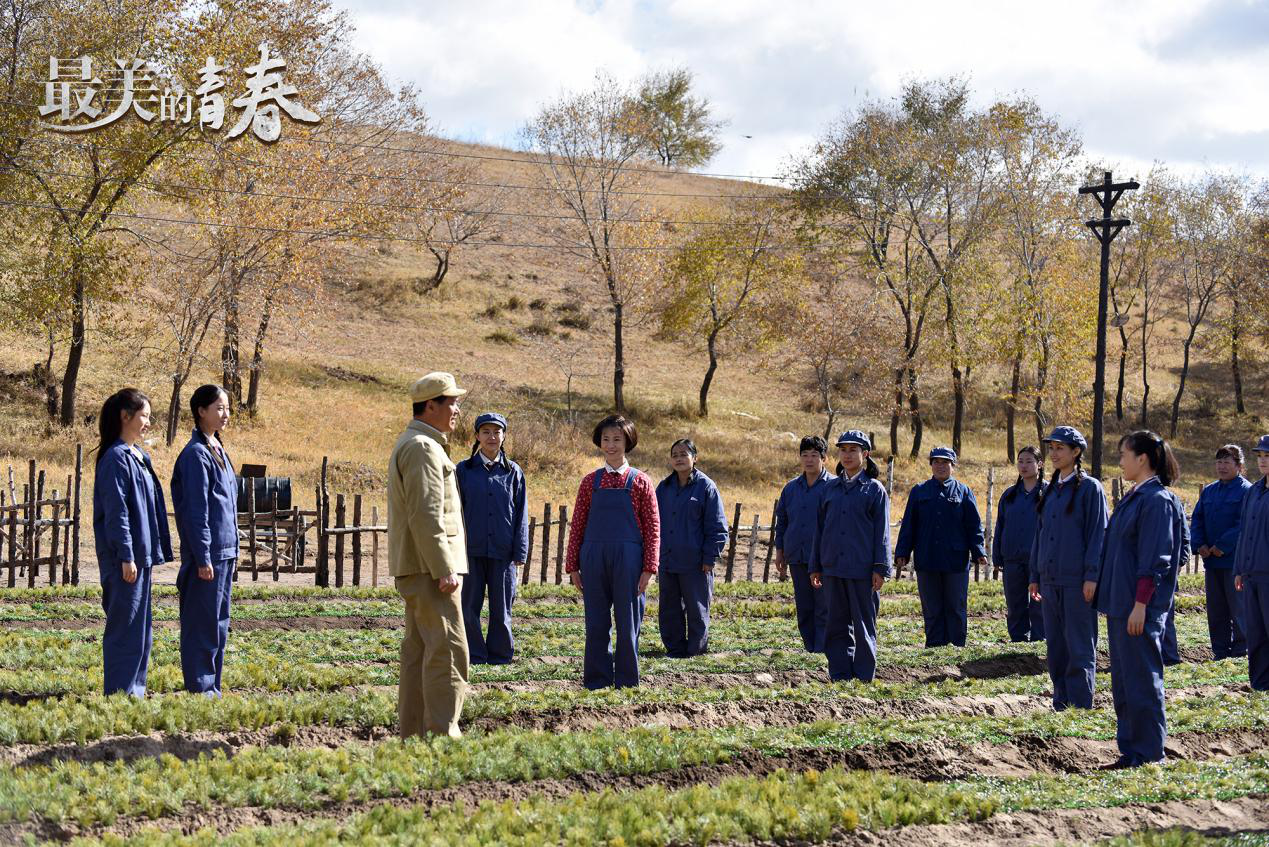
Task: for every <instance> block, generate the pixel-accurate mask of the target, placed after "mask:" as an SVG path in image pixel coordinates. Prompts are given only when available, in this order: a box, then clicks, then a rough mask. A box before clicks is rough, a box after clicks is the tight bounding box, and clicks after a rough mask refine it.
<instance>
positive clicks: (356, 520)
mask: <svg viewBox="0 0 1269 847" xmlns="http://www.w3.org/2000/svg"><path fill="white" fill-rule="evenodd" d="M353 526H354V527H355V528H356V529H357V531H356V532H354V533H353V537H352V560H353V579H352V584H353V585H361V495H360V494H354V495H353Z"/></svg>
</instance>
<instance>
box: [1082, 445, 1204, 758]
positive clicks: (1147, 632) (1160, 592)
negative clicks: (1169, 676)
mask: <svg viewBox="0 0 1269 847" xmlns="http://www.w3.org/2000/svg"><path fill="white" fill-rule="evenodd" d="M1119 467H1120V469H1121V470H1122V471H1123V477H1124V480H1125V481H1126V482H1130V483H1133V487H1132V488H1131V489H1129V490H1128V492H1127V493H1126V494H1125V495H1124V497H1123V499H1122V500H1120V501H1119V505H1118V506H1117V507H1116V508H1115V513H1114V514H1113V515H1111V518H1110V526H1109V527H1108V528H1107V530H1106V543H1105V546H1104V547H1103V550H1102V561H1101V565H1100V568H1099V573H1098V576H1097V579H1096V586H1095V590H1096V594H1097V600H1096V602H1097V610H1098V611H1100V612H1101V613H1102V614H1103V615H1105V616H1106V637H1107V639H1108V640H1109V641H1110V690H1111V696H1112V697H1113V698H1114V702H1115V718H1116V721H1117V729H1116V732H1115V740H1116V742H1117V743H1118V745H1119V759H1118V761H1116V762H1115V763H1114V764H1113V765H1112V766H1111V767H1116V768H1132V767H1137V766H1139V765H1144V764H1148V763H1150V762H1161V761H1163V744H1164V742H1165V741H1166V740H1167V735H1168V729H1167V722H1166V720H1165V718H1164V712H1163V629H1164V625H1165V622H1166V620H1167V617H1168V610H1169V609H1171V608H1172V598H1173V595H1174V594H1175V593H1176V578H1177V572H1178V570H1179V568H1180V566H1181V561H1182V559H1183V558H1184V557H1185V556H1186V555H1188V550H1187V548H1188V546H1189V533H1188V532H1187V531H1186V527H1185V510H1184V509H1183V508H1182V506H1181V501H1180V500H1179V499H1177V496H1176V495H1175V494H1173V493H1172V492H1171V491H1169V490H1168V486H1169V485H1171V484H1172V483H1173V482H1175V481H1176V479H1177V477H1178V476H1179V475H1180V470H1179V469H1178V468H1177V463H1176V458H1175V457H1174V456H1173V455H1172V449H1171V448H1170V447H1169V446H1168V445H1167V443H1165V442H1164V440H1163V439H1162V438H1160V437H1159V436H1157V435H1155V434H1154V433H1153V432H1148V431H1146V430H1140V431H1138V432H1134V433H1131V434H1130V435H1125V436H1124V437H1123V438H1121V439H1120V440H1119Z"/></svg>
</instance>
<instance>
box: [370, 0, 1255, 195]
mask: <svg viewBox="0 0 1269 847" xmlns="http://www.w3.org/2000/svg"><path fill="white" fill-rule="evenodd" d="M345 2H346V3H348V4H349V8H350V9H351V11H352V13H353V19H354V20H355V21H356V23H357V25H358V28H359V36H358V41H359V46H360V47H361V49H363V50H365V51H366V52H368V53H370V54H371V55H372V56H374V57H375V58H376V59H377V60H378V61H379V62H380V63H381V64H383V65H384V67H385V69H386V70H387V72H388V73H389V75H390V76H392V77H394V78H398V79H403V80H410V81H412V82H414V83H416V84H417V85H418V86H419V87H420V89H421V91H422V92H423V97H424V100H425V102H426V103H427V105H428V109H429V111H430V113H431V114H432V115H433V117H434V119H435V120H436V121H437V122H438V123H439V124H440V126H441V127H442V129H443V130H444V131H446V132H447V133H450V134H454V135H458V136H460V137H464V138H470V139H475V140H484V141H489V142H492V143H502V144H510V143H513V142H514V139H515V133H516V131H517V130H518V128H519V127H520V126H522V125H523V124H524V122H525V121H526V120H527V119H528V118H530V117H531V116H532V115H533V113H534V112H535V111H536V110H537V108H538V107H539V106H540V105H541V104H542V103H544V102H546V101H548V100H550V99H552V98H554V97H556V96H557V95H558V94H559V93H560V92H561V90H564V89H576V88H581V87H585V86H587V85H589V84H590V81H591V80H592V78H593V75H594V72H595V71H596V70H597V69H601V68H602V69H605V70H607V71H610V72H611V73H613V74H614V75H615V76H617V77H618V78H625V79H633V78H634V77H636V76H638V75H639V74H641V73H643V72H645V71H647V70H650V69H653V68H658V67H666V66H670V65H679V64H683V65H687V66H688V67H690V68H692V70H693V71H694V72H695V73H696V77H697V86H698V88H699V90H700V92H701V93H703V94H705V95H706V96H708V97H709V98H710V99H711V101H712V102H713V104H714V107H715V111H716V114H717V115H718V116H719V117H722V118H725V119H727V120H728V121H729V122H730V123H729V126H728V127H727V129H726V131H725V132H724V139H723V140H724V142H725V145H726V146H725V147H724V149H723V151H722V153H721V154H720V156H719V157H718V159H717V160H716V161H715V162H714V163H713V164H712V165H711V167H710V170H713V171H723V172H729V173H756V174H770V173H775V172H777V171H778V170H779V169H780V167H781V166H782V165H783V163H784V162H785V161H786V160H787V158H788V156H789V155H790V154H793V153H795V152H797V151H799V150H800V149H802V148H804V147H805V145H806V144H808V143H809V142H810V140H811V139H812V138H814V137H815V136H816V135H817V134H818V133H819V132H820V131H821V130H822V129H823V128H824V125H825V124H826V123H827V122H828V121H829V120H831V119H833V118H834V117H836V116H837V115H839V114H841V113H842V112H843V111H844V110H846V109H848V108H850V107H852V106H855V105H857V104H858V103H860V102H861V101H862V100H863V99H865V98H867V97H878V96H880V97H887V96H892V95H894V94H896V93H898V91H899V90H900V89H901V87H902V85H903V83H904V82H905V81H907V80H910V79H913V78H919V77H930V76H947V75H964V76H968V77H969V78H970V79H971V81H972V84H973V87H974V89H975V91H976V92H977V93H978V96H980V97H981V98H982V99H984V100H985V99H986V98H988V97H992V96H996V95H1004V94H1010V93H1013V92H1017V91H1020V90H1025V91H1026V92H1028V93H1029V94H1031V95H1032V96H1034V97H1035V98H1036V99H1037V100H1038V101H1039V102H1040V103H1041V104H1042V105H1043V106H1044V108H1046V109H1047V110H1049V111H1051V112H1055V113H1057V114H1059V115H1061V116H1062V118H1063V119H1064V120H1065V121H1067V122H1068V123H1071V124H1073V125H1075V126H1078V127H1079V128H1080V130H1081V132H1082V133H1083V136H1084V139H1085V143H1086V145H1087V147H1088V150H1089V153H1090V154H1091V155H1094V156H1098V157H1100V158H1104V159H1106V160H1108V161H1121V162H1126V163H1133V162H1135V163H1148V162H1149V161H1151V160H1153V159H1164V160H1166V161H1168V162H1169V163H1170V164H1172V165H1174V166H1176V167H1177V168H1178V169H1190V168H1194V167H1198V166H1201V165H1203V164H1208V165H1213V166H1218V167H1229V168H1234V169H1240V170H1250V171H1252V172H1254V173H1259V174H1260V175H1264V176H1269V145H1266V144H1265V140H1266V137H1267V133H1269V85H1266V84H1265V80H1266V79H1269V32H1266V31H1260V32H1252V33H1250V34H1249V32H1248V31H1247V30H1248V27H1255V26H1256V24H1257V23H1259V22H1262V21H1264V20H1265V19H1266V17H1269V16H1266V15H1265V13H1264V10H1263V6H1260V5H1257V3H1256V2H1249V0H1205V2H1196V1H1195V0H1184V2H1183V1H1182V0H1135V2H1124V3H1115V4H1108V3H1105V2H1098V0H1068V2H1066V3H1063V4H1060V5H1059V4H1035V3H1018V2H1016V0H1013V2H1005V0H980V1H979V2H975V3H973V4H968V3H948V2H946V0H944V1H943V2H938V0H919V2H902V1H901V0H892V2H890V3H879V4H867V5H864V4H860V3H843V2H820V1H819V0H810V1H809V2H792V3H785V4H772V3H770V2H769V0H762V2H759V0H726V1H725V2H724V0H713V2H706V0H662V1H661V2H642V1H640V2H636V0H621V2H572V0H535V2H532V3H516V2H507V0H470V2H467V3H464V4H449V3H445V4H442V3H438V2H435V0H432V2H426V3H422V4H406V3H392V2H390V3H389V4H388V5H384V3H383V2H382V0H380V2H376V3H373V5H372V3H371V0H345ZM1191 35H1192V36H1193V37H1192V38H1190V37H1189V36H1191ZM744 136H752V137H751V138H745V137H744Z"/></svg>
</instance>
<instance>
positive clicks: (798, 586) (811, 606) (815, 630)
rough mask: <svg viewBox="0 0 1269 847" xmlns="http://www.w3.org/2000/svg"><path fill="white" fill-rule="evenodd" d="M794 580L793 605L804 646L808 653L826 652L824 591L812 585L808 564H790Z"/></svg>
mask: <svg viewBox="0 0 1269 847" xmlns="http://www.w3.org/2000/svg"><path fill="white" fill-rule="evenodd" d="M789 579H791V580H792V581H793V607H794V609H795V610H796V612H797V617H798V631H799V632H800V633H801V634H802V646H803V647H805V648H806V652H808V653H823V652H824V633H825V630H826V629H827V628H828V605H827V601H826V600H825V595H824V593H823V592H822V591H816V590H815V589H814V588H812V587H811V576H810V574H809V573H808V572H807V566H806V565H789Z"/></svg>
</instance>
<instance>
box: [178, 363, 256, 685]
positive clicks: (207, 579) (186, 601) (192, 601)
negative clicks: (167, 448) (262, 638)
mask: <svg viewBox="0 0 1269 847" xmlns="http://www.w3.org/2000/svg"><path fill="white" fill-rule="evenodd" d="M189 411H190V415H191V416H192V417H193V418H194V432H193V434H192V435H191V436H190V439H189V443H188V444H186V445H185V448H184V449H183V450H181V454H180V455H179V456H177V458H176V467H175V468H173V470H172V511H173V512H174V513H175V514H176V531H177V533H178V534H179V535H180V538H181V568H180V570H179V571H177V574H176V588H177V590H178V591H179V592H180V601H181V674H182V675H183V676H184V679H185V690H186V691H188V692H190V693H191V694H206V695H208V696H212V697H219V696H220V679H221V674H222V672H223V671H224V667H225V648H226V647H227V646H228V644H229V600H230V598H229V595H230V588H231V586H232V585H233V574H234V570H235V569H236V568H237V566H238V481H237V477H236V475H235V474H234V465H233V462H231V461H230V459H229V454H228V453H227V452H225V445H224V436H223V435H222V431H223V430H224V428H225V426H226V425H227V424H228V423H229V417H230V409H229V395H228V394H226V393H225V390H224V389H223V388H221V387H220V386H219V385H200V386H199V387H198V388H197V389H196V390H195V391H194V393H193V394H192V395H190V398H189ZM251 482H252V480H248V481H247V483H248V484H250V483H251Z"/></svg>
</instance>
